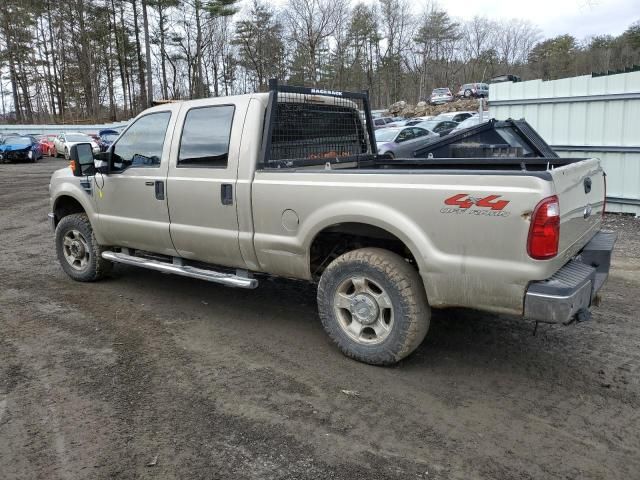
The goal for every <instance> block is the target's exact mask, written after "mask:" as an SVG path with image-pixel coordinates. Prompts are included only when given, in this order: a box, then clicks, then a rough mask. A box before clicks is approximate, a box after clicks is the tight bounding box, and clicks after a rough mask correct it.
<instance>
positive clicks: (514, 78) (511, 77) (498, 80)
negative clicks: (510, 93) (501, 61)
mask: <svg viewBox="0 0 640 480" xmlns="http://www.w3.org/2000/svg"><path fill="white" fill-rule="evenodd" d="M521 81H522V79H521V78H520V77H518V76H517V75H498V76H497V77H493V78H492V79H491V80H489V83H503V82H514V83H515V82H521Z"/></svg>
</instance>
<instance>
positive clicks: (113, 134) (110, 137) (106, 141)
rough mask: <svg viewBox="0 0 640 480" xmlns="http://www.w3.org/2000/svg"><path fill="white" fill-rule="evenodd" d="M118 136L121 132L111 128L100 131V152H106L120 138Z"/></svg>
mask: <svg viewBox="0 0 640 480" xmlns="http://www.w3.org/2000/svg"><path fill="white" fill-rule="evenodd" d="M118 135H120V132H118V131H117V130H113V129H111V128H105V129H104V130H100V131H99V132H98V138H99V140H98V146H99V147H100V151H102V152H106V151H107V150H108V149H109V147H110V146H111V144H112V143H113V142H114V141H115V139H116V138H118Z"/></svg>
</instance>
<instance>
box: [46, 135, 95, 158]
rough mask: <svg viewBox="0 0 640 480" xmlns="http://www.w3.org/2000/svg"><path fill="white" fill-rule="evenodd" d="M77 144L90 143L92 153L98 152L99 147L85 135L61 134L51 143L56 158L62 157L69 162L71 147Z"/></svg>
mask: <svg viewBox="0 0 640 480" xmlns="http://www.w3.org/2000/svg"><path fill="white" fill-rule="evenodd" d="M77 143H90V144H91V148H92V149H93V153H98V152H100V147H99V146H98V144H97V143H96V141H95V140H94V139H93V138H91V137H90V136H89V135H87V134H86V133H80V132H63V133H61V134H60V135H58V136H57V137H56V139H55V140H54V141H53V147H54V149H55V155H56V157H58V156H60V155H64V158H66V159H67V160H69V151H70V150H71V146H72V145H76V144H77Z"/></svg>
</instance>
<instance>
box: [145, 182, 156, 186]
mask: <svg viewBox="0 0 640 480" xmlns="http://www.w3.org/2000/svg"><path fill="white" fill-rule="evenodd" d="M144 184H145V185H146V186H147V187H153V186H154V185H155V184H156V182H144Z"/></svg>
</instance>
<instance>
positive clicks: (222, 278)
mask: <svg viewBox="0 0 640 480" xmlns="http://www.w3.org/2000/svg"><path fill="white" fill-rule="evenodd" d="M102 258H104V259H105V260H109V261H110V262H116V263H124V264H126V265H133V266H135V267H142V268H148V269H150V270H157V271H159V272H163V273H173V274H175V275H182V276H183V277H191V278H198V279H200V280H206V281H208V282H214V283H221V284H222V285H227V286H228V287H239V288H256V287H257V286H258V280H256V279H255V278H250V277H249V276H248V274H246V276H243V275H233V274H231V273H221V272H216V271H213V270H205V269H203V268H196V267H190V266H188V265H181V263H182V259H181V258H177V257H176V258H174V262H175V263H166V262H161V261H159V260H151V259H146V258H141V257H135V256H133V255H127V254H126V253H120V252H111V251H106V252H102Z"/></svg>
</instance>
